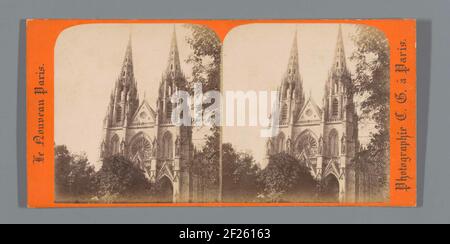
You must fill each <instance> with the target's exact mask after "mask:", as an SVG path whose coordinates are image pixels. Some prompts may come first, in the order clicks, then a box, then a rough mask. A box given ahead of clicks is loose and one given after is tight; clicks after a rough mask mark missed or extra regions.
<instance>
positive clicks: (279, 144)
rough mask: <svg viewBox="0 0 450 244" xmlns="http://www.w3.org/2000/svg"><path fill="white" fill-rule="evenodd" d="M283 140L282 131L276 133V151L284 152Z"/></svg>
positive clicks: (284, 138)
mask: <svg viewBox="0 0 450 244" xmlns="http://www.w3.org/2000/svg"><path fill="white" fill-rule="evenodd" d="M285 140H286V137H285V136H284V134H283V133H281V134H280V135H278V138H277V152H278V153H282V152H284V150H285V148H284V145H285Z"/></svg>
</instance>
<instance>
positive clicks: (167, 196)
mask: <svg viewBox="0 0 450 244" xmlns="http://www.w3.org/2000/svg"><path fill="white" fill-rule="evenodd" d="M158 186H159V187H158V188H159V189H158V196H157V201H158V202H161V203H172V202H173V184H172V181H171V180H170V179H169V178H168V177H167V176H164V177H162V178H161V179H160V180H159V182H158Z"/></svg>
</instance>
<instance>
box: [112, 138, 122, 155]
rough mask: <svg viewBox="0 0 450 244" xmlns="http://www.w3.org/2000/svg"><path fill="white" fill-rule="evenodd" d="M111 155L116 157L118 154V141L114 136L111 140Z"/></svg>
mask: <svg viewBox="0 0 450 244" xmlns="http://www.w3.org/2000/svg"><path fill="white" fill-rule="evenodd" d="M110 150H111V155H117V154H119V153H120V139H119V136H117V135H114V136H113V138H112V139H111V148H110Z"/></svg>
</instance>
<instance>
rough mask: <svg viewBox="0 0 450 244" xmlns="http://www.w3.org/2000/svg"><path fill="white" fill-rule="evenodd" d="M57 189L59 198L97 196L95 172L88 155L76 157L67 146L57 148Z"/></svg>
mask: <svg viewBox="0 0 450 244" xmlns="http://www.w3.org/2000/svg"><path fill="white" fill-rule="evenodd" d="M55 185H56V186H55V187H56V195H57V197H58V198H61V199H64V198H68V197H69V198H70V197H78V198H80V199H81V198H90V197H92V196H93V195H94V194H95V191H96V185H95V170H94V167H93V166H92V165H90V163H89V162H88V160H87V157H86V155H74V154H71V153H70V152H69V150H68V149H67V147H66V146H64V145H62V146H56V147H55Z"/></svg>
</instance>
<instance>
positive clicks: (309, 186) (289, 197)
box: [258, 153, 317, 202]
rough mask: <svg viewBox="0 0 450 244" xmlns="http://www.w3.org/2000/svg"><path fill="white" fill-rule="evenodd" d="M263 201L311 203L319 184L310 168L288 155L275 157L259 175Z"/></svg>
mask: <svg viewBox="0 0 450 244" xmlns="http://www.w3.org/2000/svg"><path fill="white" fill-rule="evenodd" d="M258 181H259V187H260V193H261V195H262V196H263V200H269V201H271V202H299V201H311V200H313V198H314V196H315V195H316V189H317V183H316V181H315V180H314V178H313V177H312V175H311V173H310V171H309V168H307V167H306V166H305V164H303V163H302V162H300V161H299V160H297V159H296V158H294V157H293V156H291V155H289V154H287V153H280V154H277V155H273V156H271V157H270V159H269V164H268V165H267V167H266V168H265V169H263V170H262V171H261V172H260V173H259V175H258Z"/></svg>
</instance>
